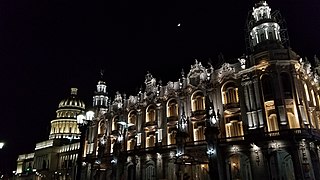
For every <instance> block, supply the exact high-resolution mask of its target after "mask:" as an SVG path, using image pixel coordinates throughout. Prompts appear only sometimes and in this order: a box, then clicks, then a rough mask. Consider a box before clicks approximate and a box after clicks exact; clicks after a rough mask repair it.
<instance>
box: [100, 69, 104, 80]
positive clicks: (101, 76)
mask: <svg viewBox="0 0 320 180" xmlns="http://www.w3.org/2000/svg"><path fill="white" fill-rule="evenodd" d="M103 75H104V70H103V69H100V78H101V79H103Z"/></svg>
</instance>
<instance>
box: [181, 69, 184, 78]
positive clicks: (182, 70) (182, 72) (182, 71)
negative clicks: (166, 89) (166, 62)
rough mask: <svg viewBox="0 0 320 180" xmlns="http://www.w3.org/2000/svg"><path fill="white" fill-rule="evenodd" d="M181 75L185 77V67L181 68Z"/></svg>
mask: <svg viewBox="0 0 320 180" xmlns="http://www.w3.org/2000/svg"><path fill="white" fill-rule="evenodd" d="M181 76H182V78H184V69H183V68H182V69H181Z"/></svg>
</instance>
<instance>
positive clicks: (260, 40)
mask: <svg viewBox="0 0 320 180" xmlns="http://www.w3.org/2000/svg"><path fill="white" fill-rule="evenodd" d="M247 36H248V37H247V38H248V41H247V46H248V48H250V50H251V52H258V51H263V50H266V49H276V48H281V47H288V46H289V41H288V35H287V30H286V28H285V21H284V19H283V18H282V17H281V15H280V13H279V11H274V12H271V8H270V7H269V5H268V4H267V2H266V1H260V2H259V3H256V4H255V6H254V7H253V10H252V11H251V12H249V17H248V22H247Z"/></svg>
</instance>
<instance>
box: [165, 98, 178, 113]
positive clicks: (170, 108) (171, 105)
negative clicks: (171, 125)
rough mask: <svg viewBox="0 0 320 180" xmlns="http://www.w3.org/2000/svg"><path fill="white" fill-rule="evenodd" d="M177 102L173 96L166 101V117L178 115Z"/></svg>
mask: <svg viewBox="0 0 320 180" xmlns="http://www.w3.org/2000/svg"><path fill="white" fill-rule="evenodd" d="M178 108H179V106H178V102H177V100H176V99H175V98H172V99H170V100H168V102H167V117H177V116H178Z"/></svg>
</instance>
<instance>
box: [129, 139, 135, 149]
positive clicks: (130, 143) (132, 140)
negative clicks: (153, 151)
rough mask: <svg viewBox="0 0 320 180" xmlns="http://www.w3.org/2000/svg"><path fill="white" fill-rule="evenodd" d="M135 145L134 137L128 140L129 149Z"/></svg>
mask: <svg viewBox="0 0 320 180" xmlns="http://www.w3.org/2000/svg"><path fill="white" fill-rule="evenodd" d="M134 145H135V140H134V138H131V139H129V140H128V141H127V151H130V150H133V149H134Z"/></svg>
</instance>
